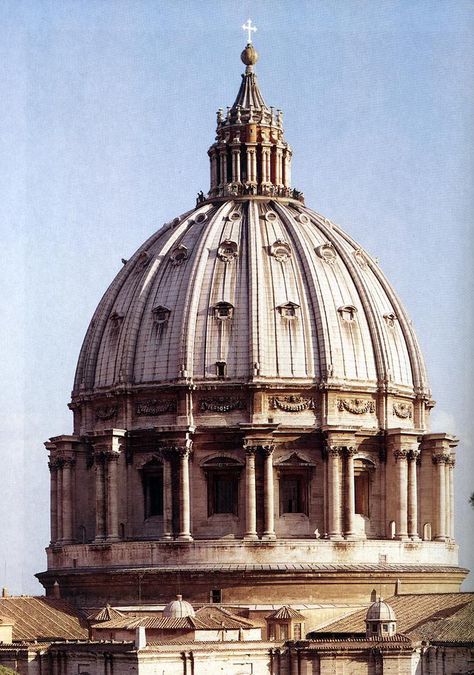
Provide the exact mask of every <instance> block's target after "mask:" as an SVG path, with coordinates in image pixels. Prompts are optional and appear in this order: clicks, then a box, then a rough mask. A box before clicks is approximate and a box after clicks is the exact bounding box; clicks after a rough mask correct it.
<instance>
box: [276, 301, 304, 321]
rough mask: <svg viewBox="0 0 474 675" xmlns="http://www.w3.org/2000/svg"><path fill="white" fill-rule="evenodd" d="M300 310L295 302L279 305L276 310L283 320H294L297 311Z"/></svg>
mask: <svg viewBox="0 0 474 675" xmlns="http://www.w3.org/2000/svg"><path fill="white" fill-rule="evenodd" d="M299 308H300V306H299V305H297V304H296V303H295V302H287V303H286V304H285V305H280V306H279V307H277V310H278V311H279V312H280V315H281V317H282V318H283V319H290V320H292V319H296V314H297V310H298V309H299Z"/></svg>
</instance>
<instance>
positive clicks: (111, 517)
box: [105, 452, 119, 541]
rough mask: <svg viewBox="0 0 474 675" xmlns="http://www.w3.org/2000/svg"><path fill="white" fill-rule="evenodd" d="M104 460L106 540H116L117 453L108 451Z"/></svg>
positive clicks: (117, 536) (117, 535) (117, 529)
mask: <svg viewBox="0 0 474 675" xmlns="http://www.w3.org/2000/svg"><path fill="white" fill-rule="evenodd" d="M105 460H106V463H107V464H106V466H107V509H106V512H107V541H118V539H119V524H118V502H117V492H118V486H117V469H118V460H119V453H117V452H108V453H107V454H106V456H105Z"/></svg>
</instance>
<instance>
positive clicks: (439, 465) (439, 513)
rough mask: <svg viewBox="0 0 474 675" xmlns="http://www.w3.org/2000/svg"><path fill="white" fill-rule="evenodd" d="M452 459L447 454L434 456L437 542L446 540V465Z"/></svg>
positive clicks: (435, 537)
mask: <svg viewBox="0 0 474 675" xmlns="http://www.w3.org/2000/svg"><path fill="white" fill-rule="evenodd" d="M449 459H450V457H449V455H448V454H446V453H439V454H436V455H433V464H434V466H435V486H436V487H435V490H436V505H435V514H434V515H435V518H434V521H435V533H434V534H435V536H434V539H435V541H445V540H446V463H447V462H448V461H449Z"/></svg>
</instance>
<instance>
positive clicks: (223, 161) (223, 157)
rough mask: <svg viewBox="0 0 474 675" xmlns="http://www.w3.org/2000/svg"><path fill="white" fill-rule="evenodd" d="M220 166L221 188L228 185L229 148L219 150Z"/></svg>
mask: <svg viewBox="0 0 474 675" xmlns="http://www.w3.org/2000/svg"><path fill="white" fill-rule="evenodd" d="M219 165H220V174H221V180H220V186H221V187H223V186H224V185H225V184H226V183H227V148H225V147H224V148H220V149H219Z"/></svg>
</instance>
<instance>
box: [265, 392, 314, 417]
mask: <svg viewBox="0 0 474 675" xmlns="http://www.w3.org/2000/svg"><path fill="white" fill-rule="evenodd" d="M270 405H271V407H272V408H273V409H274V410H276V409H279V410H283V411H284V412H289V413H298V412H303V411H304V410H314V407H315V405H314V399H312V398H303V397H302V396H298V395H295V394H292V395H291V396H282V397H279V396H273V397H272V398H271V399H270Z"/></svg>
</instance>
